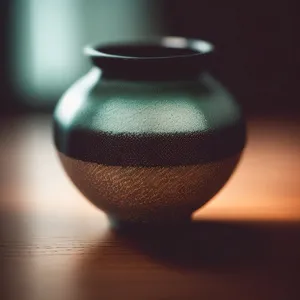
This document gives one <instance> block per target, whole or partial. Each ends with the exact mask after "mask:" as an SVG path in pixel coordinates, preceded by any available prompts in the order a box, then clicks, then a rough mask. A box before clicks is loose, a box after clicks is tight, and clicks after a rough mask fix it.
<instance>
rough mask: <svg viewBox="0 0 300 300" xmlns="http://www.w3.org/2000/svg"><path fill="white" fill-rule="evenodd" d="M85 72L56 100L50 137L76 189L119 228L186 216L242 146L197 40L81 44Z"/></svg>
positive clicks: (241, 132)
mask: <svg viewBox="0 0 300 300" xmlns="http://www.w3.org/2000/svg"><path fill="white" fill-rule="evenodd" d="M85 54H86V55H87V56H88V57H89V59H90V60H91V62H92V68H91V70H90V71H89V72H88V73H87V74H86V75H85V76H83V77H82V78H81V79H80V80H78V81H77V82H76V83H75V84H74V85H73V86H71V87H70V88H69V89H68V90H67V91H66V93H65V94H64V95H63V96H62V98H61V99H60V101H59V102H58V104H57V107H56V109H55V112H54V141H55V145H56V149H57V151H58V155H59V158H60V160H61V163H62V165H63V167H64V169H65V171H66V173H67V174H68V176H69V177H70V179H71V180H72V182H73V183H74V184H75V186H76V187H77V188H78V189H79V190H80V191H81V192H82V193H83V195H85V196H86V198H87V199H89V200H90V201H91V202H92V203H93V204H94V205H95V206H97V207H98V208H100V209H101V210H103V211H104V212H105V213H107V214H108V216H109V217H110V218H111V219H113V220H117V221H120V222H129V223H134V224H135V223H150V224H152V223H174V222H175V223H176V222H181V221H187V220H190V217H191V214H192V212H193V211H195V210H196V209H197V208H199V207H201V206H202V205H204V204H205V203H207V202H208V201H209V200H210V199H211V198H212V197H213V196H214V195H215V194H216V193H217V192H218V191H219V190H220V189H221V188H222V187H223V186H224V184H225V183H226V182H227V180H228V179H229V177H230V176H231V174H232V173H233V171H234V169H235V167H236V166H237V163H238V161H239V159H240V156H241V153H242V150H243V148H244V145H245V139H246V138H245V137H246V134H245V132H246V130H245V121H244V118H243V114H242V111H241V108H240V106H239V104H238V103H237V102H236V100H235V99H234V97H233V96H232V95H231V94H230V93H229V92H228V91H227V90H226V88H224V86H223V85H222V84H221V83H220V82H218V81H217V80H216V79H215V78H214V77H213V76H212V75H211V72H210V66H211V62H212V61H213V58H214V46H213V45H212V44H211V43H209V42H207V41H203V40H192V39H185V38H179V37H165V38H161V39H159V40H154V41H149V42H147V41H146V42H145V41H141V42H138V43H137V42H135V43H126V44H122V43H119V44H108V45H100V46H87V47H86V48H85Z"/></svg>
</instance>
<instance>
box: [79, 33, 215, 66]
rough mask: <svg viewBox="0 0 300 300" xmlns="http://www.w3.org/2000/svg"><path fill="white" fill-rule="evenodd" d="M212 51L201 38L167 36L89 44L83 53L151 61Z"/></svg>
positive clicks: (94, 56) (210, 46)
mask: <svg viewBox="0 0 300 300" xmlns="http://www.w3.org/2000/svg"><path fill="white" fill-rule="evenodd" d="M213 51H214V45H213V44H211V43H210V42H208V41H205V40H201V39H191V38H185V37H177V36H167V37H161V38H152V39H149V38H147V39H140V40H136V41H129V42H128V41H126V42H117V43H107V44H90V45H87V46H85V47H84V54H85V55H87V56H89V57H91V58H102V59H105V58H108V59H114V60H138V61H153V60H165V59H168V60H169V59H171V60H172V59H176V60H178V59H180V58H189V57H194V56H202V55H204V54H209V53H211V52H213Z"/></svg>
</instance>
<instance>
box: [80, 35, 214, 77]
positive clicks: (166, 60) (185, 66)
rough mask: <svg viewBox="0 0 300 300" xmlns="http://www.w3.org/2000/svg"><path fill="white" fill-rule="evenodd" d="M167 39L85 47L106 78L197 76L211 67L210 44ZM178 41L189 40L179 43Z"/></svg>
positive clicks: (211, 47)
mask: <svg viewBox="0 0 300 300" xmlns="http://www.w3.org/2000/svg"><path fill="white" fill-rule="evenodd" d="M167 41H169V44H168V43H166V40H162V42H161V44H127V45H123V44H122V45H109V46H102V47H86V49H85V53H86V54H87V55H88V56H89V57H90V59H91V61H92V63H93V65H94V66H97V67H98V68H100V69H101V71H102V78H103V79H115V80H128V81H175V80H196V79H197V78H198V77H199V74H200V73H202V72H203V71H205V70H207V69H208V68H209V64H210V63H209V61H210V58H211V54H212V49H213V46H212V45H211V44H209V43H207V42H204V41H194V40H186V39H181V40H174V39H171V40H167ZM170 41H171V42H173V44H172V43H171V42H170ZM179 41H181V42H185V43H186V44H184V45H179V44H178V42H179ZM163 42H164V43H163ZM174 42H177V44H176V43H175V44H174ZM178 45H179V46H180V47H179V46H178ZM175 46H178V47H175Z"/></svg>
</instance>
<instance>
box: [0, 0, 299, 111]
mask: <svg viewBox="0 0 300 300" xmlns="http://www.w3.org/2000/svg"><path fill="white" fill-rule="evenodd" d="M0 5H1V9H0V11H1V16H2V17H1V18H0V22H1V26H0V31H1V32H0V36H1V42H2V43H1V44H2V45H1V50H0V51H1V55H0V59H1V80H0V84H1V100H0V109H1V113H2V114H11V113H23V112H30V111H43V112H51V111H52V110H53V107H54V106H55V103H56V102H57V101H58V99H59V97H60V95H61V94H62V93H63V92H64V91H65V90H66V89H67V88H68V87H69V86H70V84H71V83H73V82H74V81H75V80H76V79H77V78H79V77H80V76H82V75H83V74H84V73H85V72H86V71H87V70H88V68H89V67H90V65H89V62H88V60H87V59H86V58H85V57H84V56H83V55H82V48H83V46H84V45H86V44H88V43H90V42H97V43H102V42H114V41H120V40H135V39H139V38H140V37H148V36H149V37H152V36H158V35H178V36H186V37H192V38H202V39H207V40H209V41H211V42H213V43H214V44H215V45H216V49H217V50H218V52H217V55H216V59H215V64H214V72H217V73H218V74H217V76H218V77H219V78H220V79H221V80H222V81H223V82H224V83H225V84H226V85H227V86H228V87H229V88H230V89H231V92H233V93H234V94H235V95H236V96H237V98H238V99H239V101H240V102H241V103H242V104H243V106H244V108H245V111H246V113H248V114H278V113H279V114H282V113H287V114H295V113H296V112H297V111H298V104H299V98H298V82H299V78H300V72H299V69H300V68H299V66H300V58H299V55H298V52H299V49H300V47H299V37H298V36H299V29H300V20H299V18H298V13H297V9H296V1H294V2H292V1H285V0H279V1H271V0H264V1H259V0H253V1H238V0H228V1H223V0H201V1H199V0H198V1H197V0H195V1H193V0H185V1H181V0H151V1H150V0H127V1H124V0H1V4H0Z"/></svg>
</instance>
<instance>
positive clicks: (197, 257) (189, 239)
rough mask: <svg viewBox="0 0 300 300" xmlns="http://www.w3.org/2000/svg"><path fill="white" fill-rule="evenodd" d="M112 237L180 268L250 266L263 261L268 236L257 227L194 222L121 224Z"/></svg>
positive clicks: (214, 222)
mask: <svg viewBox="0 0 300 300" xmlns="http://www.w3.org/2000/svg"><path fill="white" fill-rule="evenodd" d="M114 233H115V234H116V238H119V239H121V240H122V242H123V243H124V244H126V245H127V247H130V248H134V249H135V250H138V251H140V252H142V253H144V254H146V255H148V256H149V257H150V258H151V259H153V260H156V261H159V262H160V263H162V264H164V265H168V266H169V267H175V268H181V269H182V268H184V269H203V268H210V269H215V268H216V269H222V268H223V269H224V268H225V269H227V268H228V267H230V268H231V269H232V268H241V267H242V268H245V267H247V266H250V267H253V266H255V265H257V264H260V265H261V264H262V263H264V262H266V261H267V256H268V255H269V254H270V251H269V250H270V249H269V247H268V245H269V243H268V237H267V236H266V235H265V232H264V231H263V230H262V229H261V228H260V227H257V226H253V225H251V224H245V223H242V222H240V223H237V222H232V223H229V222H217V221H198V222H193V223H190V224H186V225H182V226H180V227H176V226H169V227H156V228H155V227H154V228H153V227H146V226H140V227H136V226H125V227H120V228H117V229H115V231H114Z"/></svg>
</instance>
